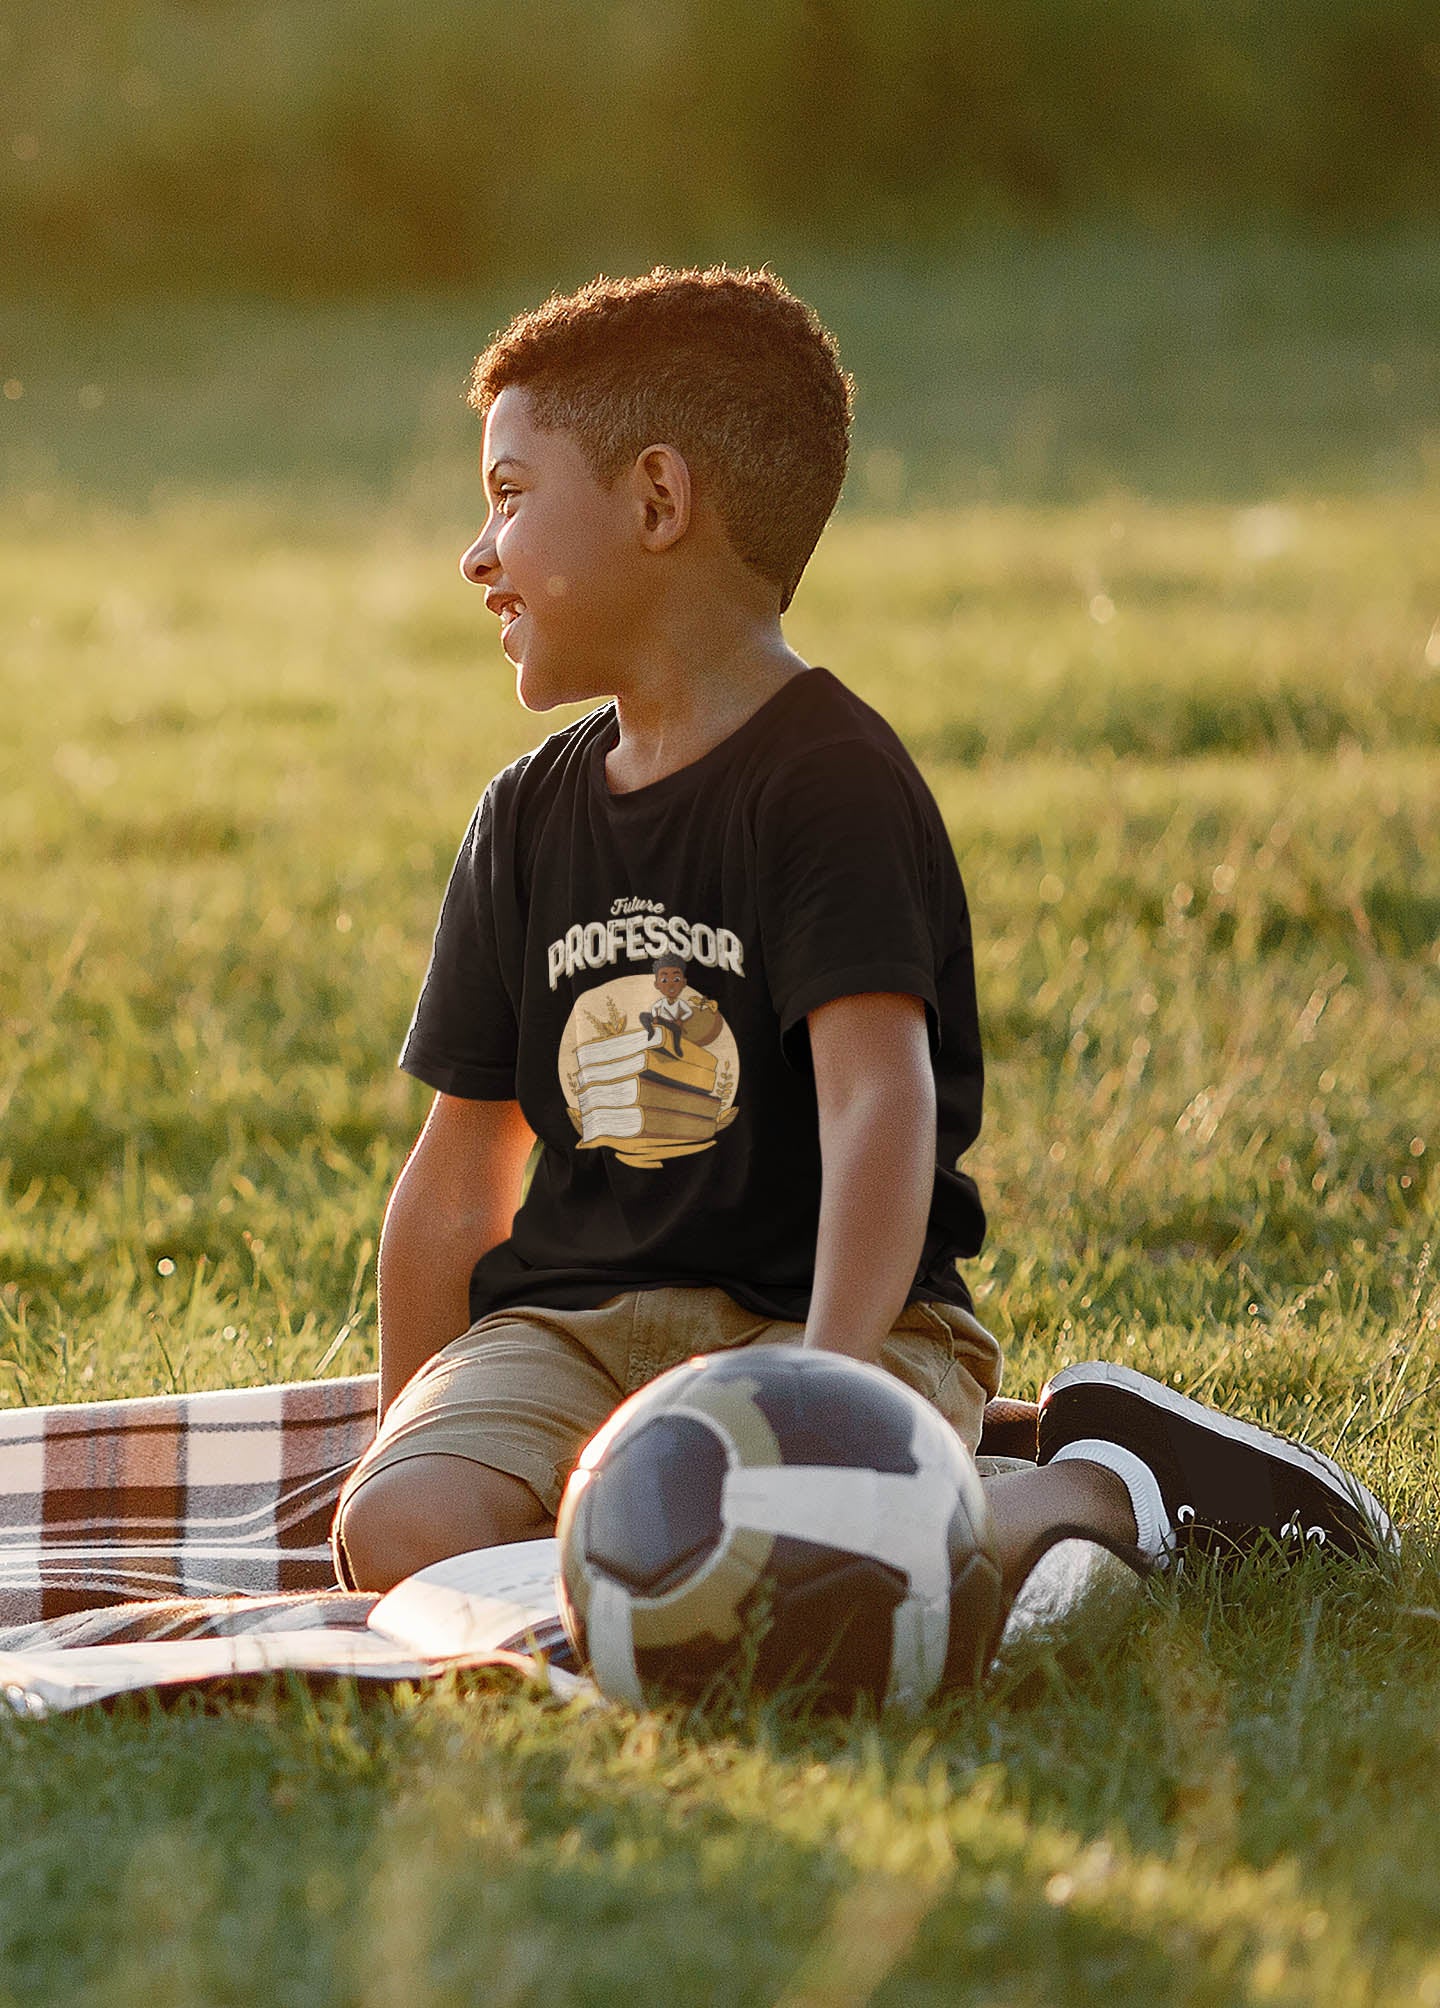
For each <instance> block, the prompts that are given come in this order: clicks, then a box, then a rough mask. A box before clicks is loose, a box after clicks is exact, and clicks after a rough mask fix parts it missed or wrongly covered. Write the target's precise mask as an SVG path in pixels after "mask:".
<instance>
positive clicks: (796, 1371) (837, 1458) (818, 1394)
mask: <svg viewBox="0 0 1440 2008" xmlns="http://www.w3.org/2000/svg"><path fill="white" fill-rule="evenodd" d="M856 1364H857V1363H856V1362H855V1361H853V1360H847V1359H845V1358H843V1357H840V1356H834V1357H829V1356H827V1355H825V1354H824V1353H815V1352H807V1353H802V1352H801V1351H800V1349H799V1348H798V1347H786V1346H765V1347H761V1348H751V1347H742V1348H739V1349H737V1350H736V1351H735V1352H732V1353H721V1354H719V1355H717V1356H716V1358H715V1359H713V1360H712V1361H711V1362H710V1364H709V1368H708V1371H707V1375H706V1378H707V1379H708V1380H713V1381H716V1382H718V1381H721V1380H727V1379H734V1378H742V1377H747V1376H748V1377H749V1378H751V1379H753V1380H754V1381H755V1392H754V1396H753V1399H754V1402H755V1406H756V1408H758V1409H759V1411H760V1413H761V1414H762V1415H763V1416H764V1417H765V1420H766V1421H767V1422H768V1423H769V1425H770V1427H771V1428H772V1429H773V1430H774V1432H775V1437H776V1440H777V1442H778V1443H779V1444H780V1446H781V1449H782V1451H783V1453H784V1458H785V1462H786V1463H787V1464H822V1465H839V1466H842V1467H844V1468H846V1469H850V1470H856V1471H896V1472H901V1473H904V1474H908V1473H910V1472H913V1471H914V1470H915V1468H916V1465H915V1458H914V1455H913V1454H912V1452H911V1448H910V1444H911V1439H912V1437H913V1436H914V1434H915V1412H914V1407H913V1404H914V1401H915V1396H914V1395H913V1394H911V1393H909V1392H908V1391H907V1390H906V1389H905V1388H904V1387H903V1386H902V1385H901V1383H900V1382H898V1381H896V1382H894V1383H893V1384H890V1385H887V1379H886V1378H885V1377H882V1376H881V1375H880V1374H878V1373H876V1374H873V1375H872V1374H870V1373H867V1372H866V1371H865V1370H864V1368H863V1367H862V1368H861V1369H860V1371H859V1372H858V1373H857V1372H856ZM697 1393H698V1390H697ZM700 1398H701V1399H703V1395H702V1396H700Z"/></svg>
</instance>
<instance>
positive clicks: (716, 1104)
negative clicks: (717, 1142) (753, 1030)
mask: <svg viewBox="0 0 1440 2008" xmlns="http://www.w3.org/2000/svg"><path fill="white" fill-rule="evenodd" d="M575 1059H576V1063H577V1066H578V1069H579V1081H578V1088H577V1093H576V1102H577V1105H578V1108H579V1113H580V1142H581V1147H582V1148H583V1147H584V1146H585V1145H587V1144H611V1145H613V1146H616V1147H618V1148H619V1149H620V1150H622V1151H629V1152H638V1153H639V1154H642V1155H649V1154H652V1153H653V1154H654V1155H664V1156H673V1155H674V1154H675V1152H676V1150H677V1147H678V1148H684V1147H685V1146H687V1145H688V1146H689V1147H690V1148H691V1149H695V1148H697V1147H700V1146H702V1145H704V1144H706V1143H708V1142H709V1141H710V1140H711V1139H712V1138H713V1137H714V1135H715V1125H716V1123H717V1122H718V1121H719V1119H720V1115H721V1113H722V1111H723V1108H724V1104H723V1103H722V1101H721V1099H720V1097H719V1095H717V1094H716V1093H715V1056H714V1055H713V1054H712V1053H709V1052H707V1051H706V1049H705V1048H704V1047H703V1046H697V1045H695V1044H694V1043H693V1041H691V1040H689V1039H682V1041H681V1056H680V1058H678V1059H677V1058H676V1057H675V1055H674V1054H673V1053H672V1052H671V1051H670V1048H669V1046H668V1045H666V1046H661V1045H659V1044H654V1045H652V1044H651V1039H650V1035H649V1034H648V1033H646V1032H643V1031H637V1032H621V1033H618V1034H617V1035H616V1036H615V1037H614V1038H610V1039H588V1040H585V1041H584V1042H582V1043H581V1044H580V1045H578V1046H577V1047H576V1049H575Z"/></svg>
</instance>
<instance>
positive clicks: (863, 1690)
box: [635, 1536, 906, 1708]
mask: <svg viewBox="0 0 1440 2008" xmlns="http://www.w3.org/2000/svg"><path fill="white" fill-rule="evenodd" d="M905 1593H906V1585H905V1579H904V1577H903V1576H901V1575H900V1574H899V1572H898V1571H897V1570H895V1569H891V1568H887V1567H886V1566H885V1564H884V1563H883V1562H876V1561H873V1560H872V1559H871V1558H870V1557H869V1556H866V1555H850V1554H846V1553H844V1552H843V1551H842V1550H839V1549H835V1548H826V1547H822V1546H819V1545H817V1544H816V1543H815V1542H812V1541H796V1540H790V1539H787V1538H785V1537H783V1536H782V1537H780V1538H778V1539H777V1540H776V1542H775V1545H774V1549H773V1550H772V1554H771V1562H770V1566H769V1567H768V1568H767V1569H766V1572H765V1578H764V1580H763V1581H762V1582H760V1583H758V1584H757V1585H756V1587H755V1589H754V1590H753V1591H752V1592H751V1594H750V1595H749V1596H748V1597H747V1598H746V1600H745V1603H744V1605H743V1606H742V1611H741V1615H742V1619H743V1630H742V1632H741V1635H740V1636H739V1637H738V1638H731V1639H727V1640H719V1639H716V1638H714V1637H712V1636H711V1635H710V1634H709V1633H708V1632H702V1633H700V1634H698V1635H696V1636H693V1637H691V1638H690V1639H688V1640H687V1641H686V1642H685V1644H684V1645H683V1646H679V1645H674V1646H665V1647H648V1648H640V1649H638V1650H637V1651H636V1654H635V1670H636V1672H637V1673H638V1674H639V1676H640V1680H641V1684H642V1685H643V1687H644V1688H645V1690H646V1692H647V1693H648V1694H650V1695H652V1696H653V1697H654V1698H655V1699H656V1700H661V1699H664V1698H665V1697H667V1696H669V1697H679V1698H680V1699H682V1700H687V1701H695V1700H698V1699H699V1698H700V1696H701V1695H703V1694H704V1693H705V1691H706V1689H707V1688H709V1687H710V1686H711V1685H712V1684H713V1683H714V1682H715V1681H716V1680H718V1679H727V1678H729V1679H733V1678H737V1677H739V1678H749V1679H752V1680H753V1682H754V1685H755V1687H756V1689H757V1690H758V1691H759V1692H761V1693H766V1694H768V1693H773V1692H774V1691H775V1690H776V1689H778V1688H781V1687H787V1686H791V1685H795V1684H799V1685H801V1686H802V1687H803V1688H804V1689H805V1691H806V1693H807V1696H808V1697H809V1698H810V1699H812V1700H814V1701H815V1702H817V1703H819V1704H821V1705H830V1706H839V1707H842V1708H843V1707H848V1706H850V1705H851V1704H852V1703H853V1702H854V1701H855V1700H856V1699H857V1698H858V1697H860V1696H867V1697H868V1698H869V1699H870V1700H871V1701H873V1702H874V1703H875V1705H876V1706H877V1707H878V1706H879V1705H880V1704H881V1703H882V1702H883V1700H884V1698H885V1689H886V1684H887V1682H888V1681H889V1678H890V1652H891V1639H892V1635H893V1625H894V1618H895V1612H896V1611H897V1610H898V1608H899V1607H900V1605H901V1604H902V1603H903V1602H904V1600H905Z"/></svg>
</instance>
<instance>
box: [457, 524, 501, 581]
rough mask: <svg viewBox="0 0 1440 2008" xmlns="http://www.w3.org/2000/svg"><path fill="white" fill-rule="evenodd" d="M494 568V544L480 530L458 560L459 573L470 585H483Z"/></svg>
mask: <svg viewBox="0 0 1440 2008" xmlns="http://www.w3.org/2000/svg"><path fill="white" fill-rule="evenodd" d="M494 569H495V551H494V546H493V544H492V543H491V541H490V539H489V538H488V537H487V536H486V535H485V532H484V531H483V530H482V531H481V533H480V535H479V536H478V537H477V538H476V539H475V542H474V543H473V544H472V545H471V546H470V548H469V550H468V551H467V552H466V553H465V555H464V557H463V558H462V559H461V560H460V571H461V575H462V577H464V578H467V579H468V580H469V581H470V583H471V585H472V586H483V585H484V583H485V581H486V580H487V579H488V578H489V576H490V574H491V573H492V572H493V571H494Z"/></svg>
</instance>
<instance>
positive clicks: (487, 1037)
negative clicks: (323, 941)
mask: <svg viewBox="0 0 1440 2008" xmlns="http://www.w3.org/2000/svg"><path fill="white" fill-rule="evenodd" d="M494 827H495V819H494V806H493V803H492V800H491V796H490V794H489V793H487V794H486V796H485V798H484V800H483V801H482V802H481V804H480V806H479V808H478V809H477V810H476V811H475V814H474V816H473V818H472V819H471V823H470V827H469V829H468V830H467V831H466V833H465V841H464V843H463V844H461V846H460V855H459V856H458V857H457V858H456V860H455V869H454V870H453V871H452V872H451V874H450V883H449V885H448V887H447V888H446V891H445V900H444V904H443V905H442V907H441V909H440V922H439V925H438V927H437V928H436V930H435V944H434V947H433V948H432V950H431V952H430V967H429V970H428V971H427V973H426V977H425V983H424V987H423V988H422V990H421V992H420V1001H419V1003H418V1004H417V1005H416V1006H415V1016H414V1018H413V1019H412V1020H411V1023H410V1030H409V1032H408V1034H407V1035H406V1039H405V1044H404V1047H403V1048H402V1050H401V1054H400V1064H401V1066H402V1067H403V1068H404V1069H405V1071H406V1073H408V1074H413V1075H414V1076H415V1078H416V1079H417V1080H420V1081H424V1082H425V1083H426V1084H427V1085H428V1086H430V1087H432V1088H438V1089H439V1090H440V1091H441V1093H442V1094H447V1095H458V1096H460V1097H461V1098H462V1099H463V1100H466V1101H476V1102H491V1101H509V1100H511V1099H513V1097H514V1094H515V1060H516V1053H517V1050H518V1045H519V1039H518V1029H517V1021H516V1014H515V1007H514V1004H513V1002H512V999H511V996H510V991H509V988H508V986H507V984H506V981H505V971H504V967H503V963H502V956H501V950H500V945H499V940H498V934H497V928H496V902H497V886H498V884H499V882H500V880H501V877H502V868H501V867H500V866H499V864H498V861H497V859H496V856H495V843H494Z"/></svg>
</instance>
